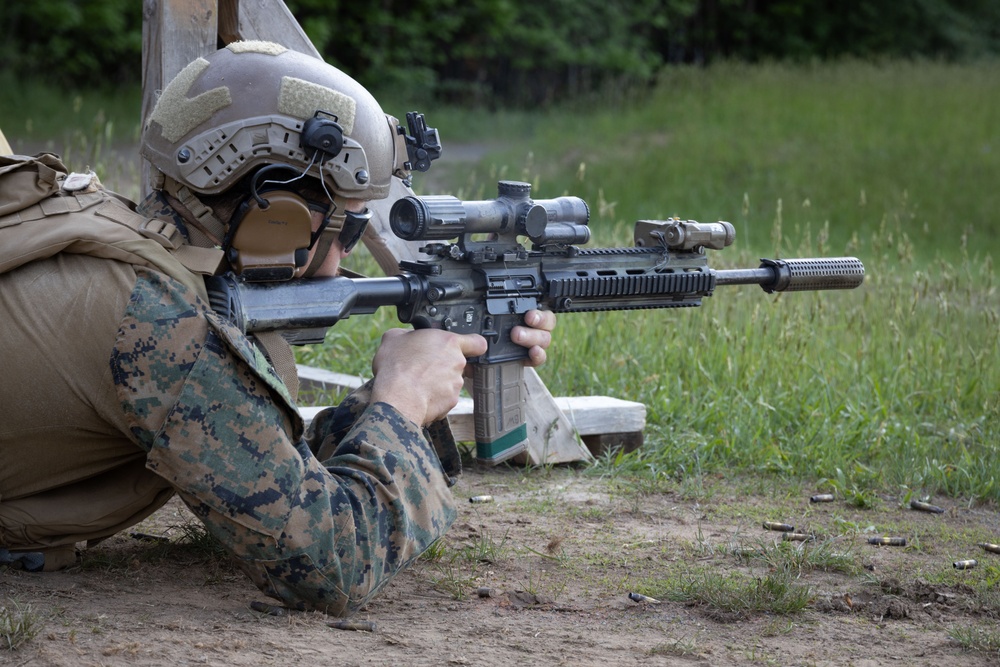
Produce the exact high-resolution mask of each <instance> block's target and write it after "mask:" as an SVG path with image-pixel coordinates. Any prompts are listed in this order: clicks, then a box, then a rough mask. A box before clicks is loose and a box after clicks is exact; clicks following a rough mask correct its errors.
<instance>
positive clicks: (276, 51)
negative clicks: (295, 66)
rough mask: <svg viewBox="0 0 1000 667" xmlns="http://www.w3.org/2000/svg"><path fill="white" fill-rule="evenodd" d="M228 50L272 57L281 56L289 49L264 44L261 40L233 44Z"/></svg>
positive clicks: (271, 43)
mask: <svg viewBox="0 0 1000 667" xmlns="http://www.w3.org/2000/svg"><path fill="white" fill-rule="evenodd" d="M226 48H227V49H229V50H230V51H232V52H233V53H266V54H267V55H270V56H280V55H281V54H282V53H284V52H285V51H287V50H288V49H287V48H285V47H284V46H282V45H281V44H275V43H274V42H262V41H259V40H247V41H245V42H232V43H230V44H227V45H226Z"/></svg>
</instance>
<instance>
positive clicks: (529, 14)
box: [0, 0, 1000, 108]
mask: <svg viewBox="0 0 1000 667" xmlns="http://www.w3.org/2000/svg"><path fill="white" fill-rule="evenodd" d="M287 4H288V7H289V9H290V10H291V11H292V13H293V15H294V16H295V17H296V19H297V20H298V21H299V23H300V25H301V26H302V27H303V29H304V30H305V31H306V33H307V34H308V35H309V37H310V38H311V39H312V41H313V43H314V44H315V45H316V47H317V49H319V51H320V53H322V54H323V55H324V57H325V58H327V59H328V60H329V61H330V62H332V63H334V64H336V65H337V66H339V67H341V68H342V69H344V70H345V71H347V72H348V73H350V74H351V75H352V76H354V77H355V78H357V79H358V80H360V81H361V82H362V83H364V84H365V85H366V86H368V87H369V88H371V89H372V90H373V91H375V92H376V93H378V95H379V96H380V97H381V96H385V95H391V96H393V97H396V98H403V99H406V100H407V102H408V103H410V104H415V103H416V104H421V105H426V104H427V103H428V102H430V101H437V102H441V101H444V102H455V103H461V104H465V105H477V106H485V107H491V108H510V107H515V106H518V107H527V108H530V107H535V106H538V105H549V104H557V103H562V102H565V101H566V100H568V99H577V100H579V99H580V98H581V97H582V98H584V99H586V100H587V101H588V102H589V101H592V100H594V99H614V98H620V97H622V96H623V95H633V94H636V93H641V91H643V90H644V89H645V88H646V86H647V84H648V83H649V82H651V81H652V80H653V79H654V77H655V75H656V72H657V71H658V70H659V69H660V67H661V65H662V64H663V63H674V64H676V63H697V64H704V63H711V62H719V61H722V60H726V59H729V60H733V59H735V60H741V61H761V60H772V59H777V60H798V61H805V62H809V61H813V60H816V59H829V58H842V57H845V56H852V57H862V58H885V57H906V58H948V59H969V58H978V57H982V56H988V55H995V54H997V52H998V51H1000V4H997V3H996V2H992V1H991V0H919V1H917V2H897V1H896V0H864V1H861V2H855V3H851V7H850V9H849V10H847V11H845V9H844V8H843V7H841V6H839V5H837V4H835V3H834V4H831V3H829V2H823V1H822V0H776V1H773V2H766V3H747V2H745V1H744V0H631V1H630V2H624V1H622V0H615V1H610V2H609V1H608V0H544V1H542V2H525V1H523V0H462V1H460V0H415V1H413V2H399V1H394V0H385V1H383V2H379V3H359V2H346V1H345V0H288V2H287ZM0 31H2V36H3V38H4V39H3V42H2V43H0V62H2V63H4V68H5V69H8V70H9V71H10V72H13V73H16V76H17V78H19V79H27V78H29V77H30V78H43V79H45V80H47V81H49V82H56V83H59V84H60V85H70V86H73V87H75V88H79V89H85V88H88V87H92V86H94V85H109V84H117V83H122V82H128V83H133V84H137V83H138V82H139V81H140V76H141V68H140V66H139V64H140V58H139V57H140V53H141V48H142V3H141V2H137V1H135V0H38V1H37V2H30V3H28V2H5V3H3V4H2V5H0Z"/></svg>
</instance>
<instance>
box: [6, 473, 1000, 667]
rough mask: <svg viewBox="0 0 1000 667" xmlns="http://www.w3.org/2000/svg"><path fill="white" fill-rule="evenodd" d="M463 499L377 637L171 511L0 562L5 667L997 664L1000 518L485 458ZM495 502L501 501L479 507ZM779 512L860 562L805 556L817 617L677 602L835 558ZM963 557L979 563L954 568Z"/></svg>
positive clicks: (385, 603)
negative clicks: (254, 579) (822, 553)
mask: <svg viewBox="0 0 1000 667" xmlns="http://www.w3.org/2000/svg"><path fill="white" fill-rule="evenodd" d="M640 486H641V485H640ZM455 493H456V495H457V496H458V497H459V499H460V501H461V504H460V507H461V515H460V518H459V520H458V521H457V522H456V524H455V526H454V527H453V528H452V529H451V531H450V532H449V533H448V535H447V537H446V539H445V541H444V543H443V544H442V545H441V546H440V548H439V549H436V550H435V551H434V553H433V554H430V555H429V556H428V557H427V558H425V559H423V560H421V562H419V563H418V564H417V565H416V566H415V567H414V568H412V569H411V570H409V571H407V572H405V573H403V574H401V575H400V576H399V577H397V578H396V580H394V581H393V582H392V583H391V584H390V585H389V587H388V588H387V590H385V591H384V592H383V593H382V594H381V595H380V596H379V597H378V598H377V599H376V600H375V601H373V602H372V603H371V604H369V605H368V607H367V608H365V609H364V610H363V611H362V612H360V613H359V614H357V615H356V616H354V617H353V619H352V620H356V621H367V622H371V623H373V624H374V631H371V632H369V631H348V630H342V629H334V628H331V627H328V625H327V623H328V622H329V621H331V620H333V619H331V618H329V617H326V616H324V615H321V614H317V613H300V612H284V610H278V611H281V612H284V613H282V614H281V615H272V614H269V613H267V612H268V611H271V612H274V611H275V609H274V608H271V609H268V608H267V607H266V606H262V605H261V603H265V605H266V598H265V597H264V596H263V595H261V594H260V593H259V592H258V591H257V590H256V589H255V588H254V587H253V586H252V585H251V584H250V582H249V580H247V579H246V578H245V577H244V576H243V575H242V574H241V573H239V572H238V571H237V570H235V569H234V568H233V567H232V566H231V565H230V564H229V563H228V562H227V561H226V560H225V559H223V558H219V557H218V555H212V553H211V550H210V549H203V548H199V547H198V542H199V540H197V539H196V540H195V544H191V543H190V540H191V537H192V535H195V536H197V533H198V532H199V531H197V530H194V531H192V529H191V527H190V526H191V525H194V526H196V525H197V524H196V522H195V523H194V524H191V523H190V522H192V521H194V520H193V519H192V518H191V515H190V514H188V513H187V510H186V509H185V508H184V506H183V505H181V504H180V503H179V502H175V501H171V503H170V504H168V505H167V506H166V507H165V508H163V509H162V510H160V511H159V512H157V513H156V514H155V515H154V516H153V517H151V518H150V519H149V520H147V521H146V522H144V524H142V525H141V526H139V527H138V528H137V531H140V532H141V533H145V534H148V535H155V536H166V537H169V538H170V540H171V542H170V543H168V544H164V543H159V542H155V541H150V540H148V539H137V537H135V536H134V535H128V534H122V535H119V536H116V537H114V538H112V539H110V540H108V541H106V542H104V543H102V544H100V545H98V546H96V547H93V548H91V549H88V550H87V551H86V552H85V553H84V554H83V558H82V561H81V564H80V565H78V566H76V567H75V568H72V569H70V570H69V571H65V572H60V573H51V574H32V573H27V572H22V571H12V570H0V588H2V595H0V606H2V605H4V604H6V605H8V606H9V605H12V604H13V603H17V604H18V605H19V608H21V609H22V610H24V609H25V608H26V607H27V606H30V611H29V613H30V615H31V618H32V619H34V620H35V621H36V627H38V629H39V631H38V633H37V635H36V636H35V638H34V639H32V640H30V641H27V642H25V643H24V644H22V645H21V646H20V647H18V648H17V649H16V650H13V651H11V650H8V649H4V648H0V664H9V665H18V666H20V665H74V666H76V665H253V666H255V667H258V666H261V665H283V666H284V665H298V664H337V665H402V664H406V665H480V666H483V667H492V666H496V665H510V664H530V665H602V666H606V665H699V664H700V665H742V664H775V665H890V664H892V665H898V664H906V665H990V664H994V665H995V664H1000V655H998V654H997V653H996V652H993V653H989V652H982V651H966V650H963V647H961V646H960V645H959V644H958V643H956V642H955V641H954V640H953V639H950V638H949V631H952V630H954V629H955V628H983V627H986V628H989V627H993V628H995V627H996V626H997V623H998V620H997V619H998V616H1000V600H998V598H997V597H996V596H992V597H991V596H990V594H989V590H990V586H992V587H993V589H994V590H995V586H996V582H995V579H996V574H997V572H998V569H997V565H998V564H1000V555H994V554H990V553H987V552H985V551H983V550H981V549H979V548H978V547H977V546H976V543H975V540H980V541H982V537H983V536H989V535H995V536H1000V517H998V513H997V511H996V508H982V507H980V508H970V507H966V506H957V505H955V506H947V505H946V506H945V509H946V512H945V513H944V514H937V515H933V514H924V513H920V512H913V511H910V510H909V509H907V508H904V507H901V506H900V504H899V503H898V501H896V502H885V503H883V504H882V506H881V509H876V510H861V509H857V508H855V507H853V506H849V505H848V504H847V503H845V502H842V501H838V502H833V503H825V504H822V505H820V504H812V503H810V502H809V493H810V490H808V489H807V490H801V492H800V490H799V489H794V488H792V489H791V490H789V489H788V488H776V489H772V490H770V491H769V490H768V489H766V488H764V487H763V486H762V487H760V488H758V490H757V491H756V492H755V493H753V494H752V496H751V497H748V496H746V495H745V494H744V493H743V492H742V491H741V492H740V495H735V494H734V492H733V489H732V485H731V484H729V483H727V481H726V480H723V479H713V480H708V484H707V485H706V483H705V480H702V481H700V482H699V485H697V486H691V485H686V484H684V483H680V482H678V483H675V484H672V485H670V486H669V488H652V487H650V488H639V487H638V486H637V485H635V484H633V485H631V486H630V485H627V484H625V485H623V484H621V483H618V482H615V481H609V480H602V479H597V478H595V477H593V476H592V475H585V474H584V473H582V472H581V471H579V470H572V469H566V468H554V469H538V470H532V471H525V470H515V469H509V468H506V469H497V470H485V469H480V470H471V471H470V470H467V471H466V472H465V474H463V475H462V477H461V480H460V482H459V484H458V485H457V486H456V487H455ZM477 495H490V496H492V498H493V501H492V502H488V503H476V504H473V503H470V502H469V501H468V500H467V499H468V498H470V497H471V496H477ZM765 520H777V521H788V522H793V523H795V524H797V530H799V531H803V530H804V531H806V532H809V533H812V534H815V535H817V536H823V535H826V536H829V535H834V534H836V536H835V537H833V538H830V537H823V538H822V539H823V541H824V542H823V543H824V544H825V545H827V546H829V545H830V544H835V545H836V549H838V550H841V551H843V552H844V554H846V555H847V558H848V560H849V562H852V563H855V564H856V565H857V568H856V571H852V572H837V571H833V572H831V571H823V570H822V569H817V568H810V567H803V568H800V570H799V571H797V572H796V573H795V576H794V584H795V585H796V586H800V585H801V586H808V590H809V595H808V604H807V605H806V607H805V608H804V609H803V610H801V611H792V612H788V613H776V612H775V611H772V610H758V611H740V610H735V611H734V610H733V609H724V608H721V607H719V606H718V605H715V604H713V603H711V602H706V601H704V600H691V599H688V600H687V601H675V600H677V599H678V598H679V597H683V596H678V595H676V591H678V590H685V589H684V585H685V583H686V582H687V583H690V582H691V581H694V580H700V578H703V577H707V578H706V579H705V580H706V581H708V580H710V579H711V578H713V577H714V578H715V579H717V580H727V581H728V580H732V581H749V582H755V581H756V582H758V583H759V582H761V581H763V580H764V579H765V578H766V577H767V575H768V574H769V573H770V572H771V571H772V570H773V568H774V564H773V562H771V563H770V564H767V561H759V562H758V561H755V560H754V559H747V558H743V557H740V555H739V554H740V553H745V552H746V549H748V548H749V549H750V550H751V551H752V550H754V549H757V550H759V551H760V552H761V553H764V552H767V553H771V554H772V555H773V554H777V553H779V552H780V553H785V554H786V555H788V554H791V557H792V558H793V559H794V556H795V554H796V553H797V552H802V550H804V549H810V548H818V547H811V546H809V545H808V543H795V544H788V543H786V545H785V546H786V547H788V548H782V547H781V546H780V543H781V542H782V539H781V535H780V533H774V532H769V531H765V530H764V529H763V525H762V522H763V521H765ZM870 524H878V526H879V527H887V528H888V529H891V530H894V531H895V532H898V533H907V534H908V535H909V536H910V542H911V545H910V546H908V547H905V548H891V547H877V546H871V545H870V544H868V540H867V535H869V534H870V533H871V529H870V528H868V526H869V525H870ZM185 525H188V526H189V527H188V528H184V526H185ZM845 526H848V527H850V526H853V527H854V528H853V529H851V530H847V531H846V532H845ZM201 541H202V542H203V541H204V540H201ZM994 541H996V540H994ZM741 550H743V551H741ZM838 557H839V556H838ZM962 557H966V558H975V559H978V561H979V563H980V565H979V567H978V568H977V569H972V570H968V571H964V572H959V571H956V570H954V568H953V567H952V561H953V560H954V559H956V558H962ZM991 558H992V559H994V560H993V561H990V560H989V559H991ZM983 577H993V578H994V581H993V582H992V583H991V582H984V580H983V579H982V578H983ZM480 588H485V589H490V592H491V593H492V594H491V595H490V596H489V597H481V596H480V595H479V593H478V589H480ZM693 590H698V586H695V587H694V589H693ZM984 591H985V594H984ZM632 592H641V593H645V594H646V595H647V596H653V597H655V596H656V595H660V598H659V603H657V602H656V601H642V602H635V601H633V600H631V599H630V598H629V593H632ZM484 593H485V592H484ZM252 604H253V605H254V606H255V607H257V609H254V608H252V607H251V605H252ZM258 609H263V610H264V611H258Z"/></svg>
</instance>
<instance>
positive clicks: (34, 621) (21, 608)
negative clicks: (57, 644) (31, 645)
mask: <svg viewBox="0 0 1000 667" xmlns="http://www.w3.org/2000/svg"><path fill="white" fill-rule="evenodd" d="M41 629H42V619H41V617H40V616H39V615H38V613H37V612H35V611H34V610H32V608H31V605H30V604H20V603H19V602H17V601H16V600H13V599H10V598H7V599H5V600H3V601H0V649H6V650H10V651H14V650H17V649H18V648H20V647H21V646H23V645H24V644H26V643H28V642H30V641H31V640H32V639H34V638H35V636H37V635H38V633H39V631H41Z"/></svg>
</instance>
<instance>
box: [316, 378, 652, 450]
mask: <svg viewBox="0 0 1000 667" xmlns="http://www.w3.org/2000/svg"><path fill="white" fill-rule="evenodd" d="M346 377H348V378H350V377H352V376H346ZM554 400H555V402H556V403H557V404H558V405H559V406H560V408H562V410H563V412H564V413H565V414H566V415H567V418H568V419H569V420H570V421H571V422H572V425H573V427H574V428H575V430H576V432H577V433H578V434H579V435H581V436H592V435H608V434H619V433H639V432H642V430H643V429H645V427H646V406H645V405H643V404H642V403H636V402H635V401H625V400H622V399H619V398H613V397H611V396H559V397H556V398H555V399H554ZM325 409H326V406H309V407H300V408H299V412H300V413H302V417H303V418H304V419H305V420H306V421H307V422H308V421H309V420H311V419H312V418H313V417H314V416H316V413H318V412H319V411H320V410H325ZM472 409H473V406H472V399H471V398H465V397H463V398H461V399H459V401H458V405H456V406H455V407H454V409H452V411H451V412H449V413H448V421H449V422H450V423H451V429H452V432H453V433H454V434H455V439H456V440H458V441H459V442H472V441H474V440H475V439H476V435H475V427H474V426H473V421H472Z"/></svg>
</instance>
